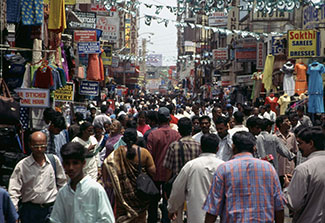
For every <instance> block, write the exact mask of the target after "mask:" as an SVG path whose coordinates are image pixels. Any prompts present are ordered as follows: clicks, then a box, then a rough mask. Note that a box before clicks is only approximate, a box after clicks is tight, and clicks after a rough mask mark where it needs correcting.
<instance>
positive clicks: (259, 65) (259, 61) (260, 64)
mask: <svg viewBox="0 0 325 223" xmlns="http://www.w3.org/2000/svg"><path fill="white" fill-rule="evenodd" d="M263 68H264V43H263V42H257V50H256V69H263Z"/></svg>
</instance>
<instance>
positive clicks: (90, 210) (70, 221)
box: [50, 176, 115, 223]
mask: <svg viewBox="0 0 325 223" xmlns="http://www.w3.org/2000/svg"><path fill="white" fill-rule="evenodd" d="M50 220H51V222H53V223H89V222H102V223H104V222H107V223H114V222H115V220H114V213H113V210H112V207H111V205H110V203H109V200H108V198H107V196H106V193H105V190H104V188H103V187H102V186H101V185H100V184H99V183H97V182H96V181H94V180H93V179H91V178H90V177H89V176H85V177H84V178H83V179H82V180H81V181H80V182H79V183H78V184H77V187H76V190H75V191H74V190H73V189H72V188H71V186H70V183H69V184H66V185H65V186H64V187H63V188H62V189H61V190H60V192H59V193H58V196H57V199H56V201H55V204H54V207H53V211H52V213H51V217H50Z"/></svg>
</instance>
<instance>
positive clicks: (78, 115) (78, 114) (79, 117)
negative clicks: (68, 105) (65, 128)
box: [74, 112, 84, 122]
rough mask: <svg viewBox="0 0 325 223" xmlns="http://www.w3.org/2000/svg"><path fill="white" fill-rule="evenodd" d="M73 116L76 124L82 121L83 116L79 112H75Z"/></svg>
mask: <svg viewBox="0 0 325 223" xmlns="http://www.w3.org/2000/svg"><path fill="white" fill-rule="evenodd" d="M74 116H75V117H76V121H77V122H80V121H82V120H84V115H83V114H82V113H81V112H76V113H75V114H74Z"/></svg>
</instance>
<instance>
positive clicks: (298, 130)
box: [293, 125, 306, 137]
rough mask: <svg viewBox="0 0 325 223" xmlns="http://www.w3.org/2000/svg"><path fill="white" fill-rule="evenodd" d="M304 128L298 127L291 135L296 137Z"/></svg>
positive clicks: (302, 126)
mask: <svg viewBox="0 0 325 223" xmlns="http://www.w3.org/2000/svg"><path fill="white" fill-rule="evenodd" d="M304 128H306V126H304V125H299V126H298V127H297V128H296V129H295V130H294V131H293V133H294V134H295V136H296V137H298V133H299V132H300V131H301V130H303V129H304Z"/></svg>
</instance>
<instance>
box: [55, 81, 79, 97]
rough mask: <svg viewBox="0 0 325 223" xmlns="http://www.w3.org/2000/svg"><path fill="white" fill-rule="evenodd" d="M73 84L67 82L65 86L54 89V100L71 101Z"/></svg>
mask: <svg viewBox="0 0 325 223" xmlns="http://www.w3.org/2000/svg"><path fill="white" fill-rule="evenodd" d="M73 96H74V84H73V83H71V82H68V83H67V85H66V86H64V87H62V88H59V89H57V90H55V92H54V98H55V100H56V101H73V99H74V97H73Z"/></svg>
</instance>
